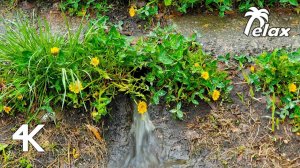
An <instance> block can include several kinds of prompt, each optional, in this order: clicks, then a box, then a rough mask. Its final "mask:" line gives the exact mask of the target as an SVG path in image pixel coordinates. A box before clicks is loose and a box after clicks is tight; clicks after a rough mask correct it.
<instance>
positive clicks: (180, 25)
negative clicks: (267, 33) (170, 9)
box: [172, 9, 300, 55]
mask: <svg viewBox="0 0 300 168" xmlns="http://www.w3.org/2000/svg"><path fill="white" fill-rule="evenodd" d="M269 12H270V16H269V24H270V28H271V27H285V28H286V27H290V28H291V30H290V32H289V33H290V36H289V37H252V36H251V37H250V36H249V37H248V36H246V35H245V34H244V33H243V32H244V29H245V27H246V25H247V22H248V19H249V17H244V16H243V15H241V14H234V15H228V16H226V17H224V18H221V17H219V16H218V15H209V14H205V15H196V16H194V15H187V16H183V17H177V18H176V17H175V18H174V19H172V23H174V24H175V25H176V30H178V31H179V32H181V33H183V34H185V35H187V36H188V35H191V34H192V33H195V32H197V33H199V34H200V38H199V41H201V43H202V44H203V47H204V49H205V50H206V51H207V52H209V53H212V54H213V55H224V54H226V53H233V54H245V55H253V54H254V55H255V54H259V53H261V52H263V51H272V50H274V49H275V48H288V49H297V48H299V47H300V15H297V14H295V13H292V12H291V11H286V10H280V11H277V10H275V9H270V11H269ZM256 22H257V21H256ZM256 22H254V25H253V26H252V28H254V27H257V25H258V23H256ZM187 25H188V26H187Z"/></svg>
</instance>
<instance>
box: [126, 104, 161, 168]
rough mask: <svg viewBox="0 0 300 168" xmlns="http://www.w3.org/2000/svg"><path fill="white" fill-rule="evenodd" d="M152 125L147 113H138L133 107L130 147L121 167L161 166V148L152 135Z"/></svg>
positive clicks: (143, 167) (148, 167) (144, 167)
mask: <svg viewBox="0 0 300 168" xmlns="http://www.w3.org/2000/svg"><path fill="white" fill-rule="evenodd" d="M154 129H155V127H154V125H153V123H152V122H151V120H150V117H149V114H148V113H147V112H146V113H144V114H142V115H141V114H139V113H138V112H137V107H136V106H135V107H134V114H133V124H132V126H131V130H130V143H132V144H131V148H130V151H129V152H128V154H127V155H126V157H125V160H124V161H123V163H122V166H121V167H124V168H125V167H126V168H127V167H135V168H152V167H153V168H154V167H161V164H162V161H161V159H160V158H161V156H159V155H161V149H160V147H159V144H158V143H157V139H156V137H155V136H154Z"/></svg>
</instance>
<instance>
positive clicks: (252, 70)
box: [250, 65, 255, 73]
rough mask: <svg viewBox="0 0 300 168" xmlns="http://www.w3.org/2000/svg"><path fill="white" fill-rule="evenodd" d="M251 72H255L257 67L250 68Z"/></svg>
mask: <svg viewBox="0 0 300 168" xmlns="http://www.w3.org/2000/svg"><path fill="white" fill-rule="evenodd" d="M250 71H251V72H252V73H253V72H254V71H255V67H254V66H253V65H252V66H251V67H250Z"/></svg>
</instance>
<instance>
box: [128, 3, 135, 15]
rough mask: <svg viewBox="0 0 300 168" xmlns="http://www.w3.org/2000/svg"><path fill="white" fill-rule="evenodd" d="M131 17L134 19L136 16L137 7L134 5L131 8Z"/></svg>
mask: <svg viewBox="0 0 300 168" xmlns="http://www.w3.org/2000/svg"><path fill="white" fill-rule="evenodd" d="M129 16H130V17H134V16H135V6H134V5H132V6H131V7H130V8H129Z"/></svg>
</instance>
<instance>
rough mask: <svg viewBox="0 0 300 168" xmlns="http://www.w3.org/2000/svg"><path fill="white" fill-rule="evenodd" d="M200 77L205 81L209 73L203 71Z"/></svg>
mask: <svg viewBox="0 0 300 168" xmlns="http://www.w3.org/2000/svg"><path fill="white" fill-rule="evenodd" d="M201 77H202V78H203V79H205V80H207V79H208V78H209V73H208V72H206V71H204V72H202V74H201Z"/></svg>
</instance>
